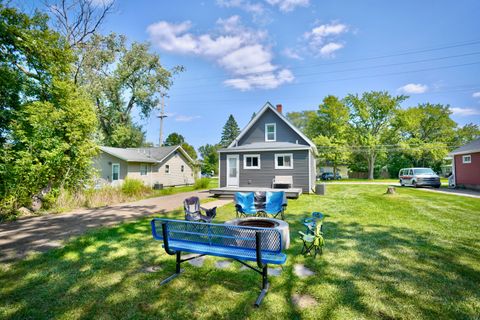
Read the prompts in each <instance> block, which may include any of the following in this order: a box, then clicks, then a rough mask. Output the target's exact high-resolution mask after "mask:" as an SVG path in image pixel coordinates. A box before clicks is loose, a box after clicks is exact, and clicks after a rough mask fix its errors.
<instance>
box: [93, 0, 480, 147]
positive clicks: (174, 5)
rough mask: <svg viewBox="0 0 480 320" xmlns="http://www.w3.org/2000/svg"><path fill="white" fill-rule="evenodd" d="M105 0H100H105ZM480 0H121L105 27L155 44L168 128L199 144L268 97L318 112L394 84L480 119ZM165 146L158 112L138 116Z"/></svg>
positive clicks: (287, 107) (459, 117) (457, 114)
mask: <svg viewBox="0 0 480 320" xmlns="http://www.w3.org/2000/svg"><path fill="white" fill-rule="evenodd" d="M97 1H102V0H97ZM479 12H480V1H478V0H462V1H441V0H435V1H434V0H424V1H410V0H403V1H381V0H377V1H373V0H364V1H359V0H342V1H339V0H322V1H313V0H310V1H309V0H218V1H215V0H214V1H182V0H177V1H175V2H173V1H153V0H152V1H147V0H135V1H130V0H118V1H117V3H116V10H115V12H114V13H113V14H112V15H110V16H109V17H108V19H107V21H106V22H105V24H104V25H103V27H102V32H104V33H108V32H111V31H113V32H116V33H122V34H125V35H127V37H128V39H129V40H130V41H150V42H151V43H152V50H154V51H155V52H157V53H159V54H160V56H161V59H162V62H163V63H164V65H165V66H166V67H167V68H171V67H173V66H175V65H183V66H184V67H185V69H186V71H185V72H183V73H180V74H178V75H177V76H176V77H175V79H174V85H173V87H172V89H171V91H170V92H169V95H170V98H169V99H168V101H167V102H168V104H167V109H166V112H167V113H168V114H169V115H170V116H169V117H168V118H167V119H166V122H165V136H166V135H168V134H169V133H171V132H178V133H180V134H182V135H184V136H185V137H186V140H187V142H189V143H190V144H193V145H194V146H195V147H199V146H201V145H203V144H206V143H216V142H218V141H219V140H220V134H221V130H222V126H223V125H224V123H225V122H226V120H227V117H228V115H229V114H233V115H234V117H235V119H236V120H237V122H238V123H239V125H240V127H244V126H245V125H246V124H247V122H248V121H249V119H250V117H251V115H252V113H253V112H255V111H257V110H259V109H260V108H261V107H262V106H263V105H264V103H265V102H266V101H270V102H271V103H273V104H278V103H281V104H283V109H284V112H290V111H301V110H307V109H310V110H313V109H316V108H317V106H318V105H319V104H320V103H321V101H322V99H323V98H324V97H325V96H326V95H329V94H333V95H337V96H339V97H344V96H345V95H346V94H348V93H362V92H364V91H370V90H387V91H389V92H390V93H392V94H400V93H404V94H407V95H409V96H410V98H409V99H408V100H407V101H406V102H404V103H403V107H408V106H413V105H416V104H418V103H423V102H431V103H442V104H449V105H450V106H451V107H452V110H453V111H454V114H453V119H454V120H455V121H457V122H458V123H459V124H465V123H469V122H473V123H476V124H480V76H479V75H480V34H479V31H480V19H479V18H478V13H479ZM138 121H139V123H141V124H143V125H144V127H145V129H146V130H147V140H149V141H152V142H155V143H158V131H159V123H158V119H157V118H156V115H152V117H151V118H150V119H143V120H142V119H139V120H138Z"/></svg>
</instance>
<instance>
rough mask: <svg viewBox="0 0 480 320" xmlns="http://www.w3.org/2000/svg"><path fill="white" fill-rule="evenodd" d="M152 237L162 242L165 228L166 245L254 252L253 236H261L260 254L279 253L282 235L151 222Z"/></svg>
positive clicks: (259, 230)
mask: <svg viewBox="0 0 480 320" xmlns="http://www.w3.org/2000/svg"><path fill="white" fill-rule="evenodd" d="M151 225H152V235H153V237H154V238H155V239H157V240H163V228H164V227H166V234H167V237H168V241H169V242H171V241H182V242H189V243H193V244H195V243H197V244H202V245H210V246H216V247H227V248H231V249H232V250H234V249H252V250H255V249H256V233H260V234H261V250H262V251H266V252H273V253H280V252H281V251H282V235H281V233H280V232H279V231H278V230H276V229H271V228H254V227H242V226H233V225H227V224H216V223H202V222H193V221H182V220H170V219H160V218H155V219H153V220H152V221H151Z"/></svg>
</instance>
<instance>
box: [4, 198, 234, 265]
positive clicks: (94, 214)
mask: <svg viewBox="0 0 480 320" xmlns="http://www.w3.org/2000/svg"><path fill="white" fill-rule="evenodd" d="M192 196H197V197H199V198H200V199H205V198H207V197H208V196H209V193H208V191H194V192H185V193H179V194H175V195H170V196H163V197H158V198H150V199H144V200H140V201H136V202H131V203H121V204H117V205H112V206H108V207H101V208H95V209H81V210H76V211H73V212H69V213H64V214H49V215H45V216H38V217H29V218H24V219H19V220H17V221H14V222H10V223H3V224H0V263H5V262H9V261H13V260H17V259H22V258H24V257H25V256H26V255H27V254H29V253H31V252H44V251H47V250H49V249H52V248H56V247H60V246H61V245H62V243H63V242H64V241H65V240H68V238H70V237H72V236H78V235H81V234H83V233H85V232H86V231H87V230H89V229H93V228H98V227H105V226H112V225H115V224H119V223H121V222H124V221H127V220H131V219H136V218H141V217H145V216H149V215H152V214H154V213H159V214H162V213H165V212H168V211H172V210H175V209H178V208H179V207H181V206H182V205H183V200H184V199H185V198H188V197H192ZM231 201H232V200H216V201H212V202H207V203H205V204H202V207H207V208H211V207H214V206H218V207H219V206H223V205H225V204H227V203H229V202H231Z"/></svg>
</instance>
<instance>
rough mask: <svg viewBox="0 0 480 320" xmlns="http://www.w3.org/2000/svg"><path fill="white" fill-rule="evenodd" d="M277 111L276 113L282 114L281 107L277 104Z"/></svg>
mask: <svg viewBox="0 0 480 320" xmlns="http://www.w3.org/2000/svg"><path fill="white" fill-rule="evenodd" d="M277 111H278V112H279V113H282V111H283V107H282V105H281V104H277Z"/></svg>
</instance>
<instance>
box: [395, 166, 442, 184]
mask: <svg viewBox="0 0 480 320" xmlns="http://www.w3.org/2000/svg"><path fill="white" fill-rule="evenodd" d="M398 178H399V179H400V185H401V186H402V187H403V186H413V187H423V186H431V187H435V188H440V186H441V183H440V177H439V176H438V175H437V174H436V173H435V172H433V170H432V169H430V168H404V169H401V170H400V172H399V173H398Z"/></svg>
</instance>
